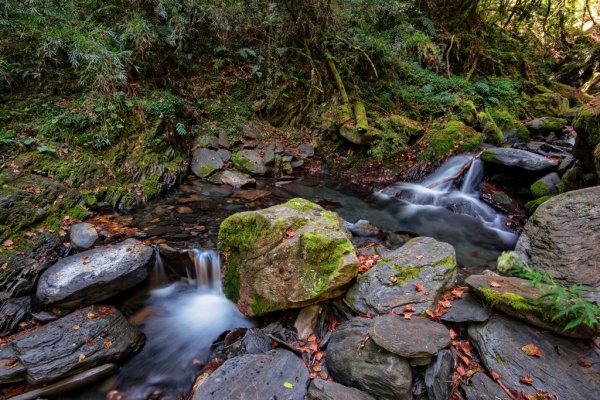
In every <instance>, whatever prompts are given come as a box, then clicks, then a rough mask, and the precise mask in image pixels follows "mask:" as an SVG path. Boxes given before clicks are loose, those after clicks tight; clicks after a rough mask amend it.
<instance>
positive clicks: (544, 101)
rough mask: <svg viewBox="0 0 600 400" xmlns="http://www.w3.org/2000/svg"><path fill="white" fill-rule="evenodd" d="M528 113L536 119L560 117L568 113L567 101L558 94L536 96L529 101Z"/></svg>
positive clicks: (546, 93) (547, 93)
mask: <svg viewBox="0 0 600 400" xmlns="http://www.w3.org/2000/svg"><path fill="white" fill-rule="evenodd" d="M529 105H530V111H531V112H532V113H533V115H534V116H536V117H543V116H561V115H564V114H566V113H568V112H569V110H570V108H571V107H570V106H569V100H568V99H567V98H565V97H563V96H561V95H560V94H558V93H554V92H544V93H540V94H536V95H535V96H533V97H532V98H531V100H530V101H529Z"/></svg>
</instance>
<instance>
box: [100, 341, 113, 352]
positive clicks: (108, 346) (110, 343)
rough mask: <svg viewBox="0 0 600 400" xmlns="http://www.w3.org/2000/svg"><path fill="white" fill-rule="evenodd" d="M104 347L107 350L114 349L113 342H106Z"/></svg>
mask: <svg viewBox="0 0 600 400" xmlns="http://www.w3.org/2000/svg"><path fill="white" fill-rule="evenodd" d="M102 347H104V348H105V349H106V350H108V349H110V348H111V347H112V342H104V343H102Z"/></svg>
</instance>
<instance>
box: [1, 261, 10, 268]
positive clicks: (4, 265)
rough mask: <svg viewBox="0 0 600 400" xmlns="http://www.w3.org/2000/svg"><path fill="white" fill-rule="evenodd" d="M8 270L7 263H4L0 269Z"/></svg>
mask: <svg viewBox="0 0 600 400" xmlns="http://www.w3.org/2000/svg"><path fill="white" fill-rule="evenodd" d="M6 268H8V263H7V262H5V263H3V264H2V266H0V269H6Z"/></svg>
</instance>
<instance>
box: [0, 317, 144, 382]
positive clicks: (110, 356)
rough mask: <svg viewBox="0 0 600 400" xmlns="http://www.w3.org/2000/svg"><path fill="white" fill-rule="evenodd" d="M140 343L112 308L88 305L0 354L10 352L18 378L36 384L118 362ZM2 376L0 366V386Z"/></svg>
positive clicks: (46, 326)
mask: <svg viewBox="0 0 600 400" xmlns="http://www.w3.org/2000/svg"><path fill="white" fill-rule="evenodd" d="M143 342H144V336H143V335H142V333H141V332H139V331H138V330H137V329H136V328H135V327H133V326H132V325H131V324H129V322H127V320H126V319H125V317H124V316H123V315H122V314H121V313H120V312H119V311H118V310H117V309H116V308H114V307H112V306H91V307H87V308H84V309H81V310H78V311H75V312H73V313H71V314H69V315H66V316H64V317H63V318H61V319H59V320H56V321H54V322H50V323H49V324H47V325H44V326H42V327H41V328H38V329H36V330H33V331H30V332H28V333H27V334H25V335H23V336H20V337H19V338H17V339H15V340H14V341H13V342H10V343H8V344H7V345H5V346H3V347H2V348H0V353H2V354H5V352H6V353H10V352H12V353H13V356H12V357H16V359H17V361H16V364H15V365H17V366H18V367H17V368H18V369H19V370H20V371H21V376H19V378H21V379H26V380H27V381H28V382H29V383H32V384H38V383H45V382H52V381H55V380H58V379H61V378H64V377H66V376H69V375H72V374H75V373H77V372H81V371H85V370H87V369H90V368H93V367H95V366H98V365H100V364H105V363H110V362H116V361H119V360H121V359H123V358H124V357H126V356H127V355H129V354H130V353H132V352H134V351H137V350H138V349H139V348H140V347H141V345H142V344H143ZM3 375H4V374H3V368H2V366H1V364H0V383H2V382H4V379H3ZM12 378H15V377H14V376H13V377H12Z"/></svg>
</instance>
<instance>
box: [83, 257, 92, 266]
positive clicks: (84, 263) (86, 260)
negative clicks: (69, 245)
mask: <svg viewBox="0 0 600 400" xmlns="http://www.w3.org/2000/svg"><path fill="white" fill-rule="evenodd" d="M81 261H82V263H83V265H86V264H89V263H91V262H92V260H90V259H89V257H81Z"/></svg>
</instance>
